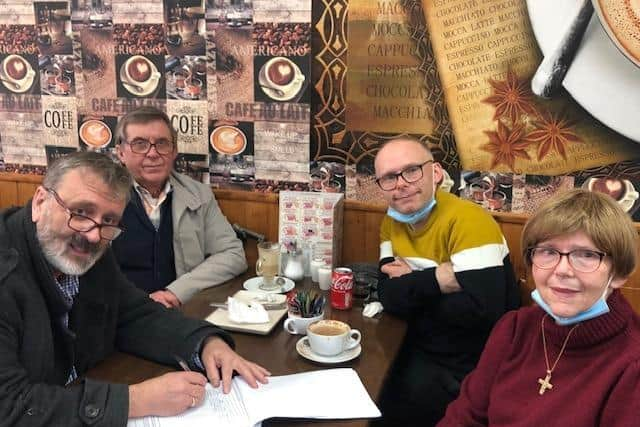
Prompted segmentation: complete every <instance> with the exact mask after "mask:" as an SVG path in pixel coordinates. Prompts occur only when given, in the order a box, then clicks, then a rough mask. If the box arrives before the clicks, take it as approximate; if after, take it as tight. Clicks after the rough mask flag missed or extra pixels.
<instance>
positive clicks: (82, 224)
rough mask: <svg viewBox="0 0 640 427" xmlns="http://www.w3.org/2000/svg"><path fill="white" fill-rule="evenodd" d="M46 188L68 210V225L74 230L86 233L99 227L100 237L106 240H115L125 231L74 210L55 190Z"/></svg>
mask: <svg viewBox="0 0 640 427" xmlns="http://www.w3.org/2000/svg"><path fill="white" fill-rule="evenodd" d="M44 189H45V190H47V191H48V192H49V193H50V194H51V195H53V198H54V199H56V202H58V204H59V205H60V207H62V208H63V209H64V210H65V211H67V213H68V214H69V222H67V225H68V226H69V228H70V229H72V230H73V231H79V232H81V233H86V232H88V231H91V230H93V229H94V228H96V227H98V229H99V230H100V237H101V238H102V239H104V240H113V239H115V238H116V237H118V236H119V235H120V234H121V233H122V232H123V231H124V229H123V228H122V227H121V226H119V225H110V224H98V223H97V222H95V221H94V220H92V219H91V218H89V217H88V216H84V215H81V214H79V213H75V212H73V211H72V210H71V209H69V208H68V207H67V205H66V204H65V203H64V202H63V201H62V199H61V198H60V196H59V195H58V193H56V191H55V190H53V189H51V188H47V187H44Z"/></svg>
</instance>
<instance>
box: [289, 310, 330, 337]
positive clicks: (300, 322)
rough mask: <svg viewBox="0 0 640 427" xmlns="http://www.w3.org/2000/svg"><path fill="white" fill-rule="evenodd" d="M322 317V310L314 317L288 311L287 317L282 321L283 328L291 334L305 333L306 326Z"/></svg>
mask: <svg viewBox="0 0 640 427" xmlns="http://www.w3.org/2000/svg"><path fill="white" fill-rule="evenodd" d="M322 319H324V312H323V313H320V314H318V315H317V316H314V317H300V316H297V315H295V314H291V313H289V318H288V319H285V321H284V325H283V327H284V330H285V331H287V332H289V333H290V334H293V335H305V334H306V333H307V327H308V326H309V325H310V324H312V323H313V322H317V321H318V320H322Z"/></svg>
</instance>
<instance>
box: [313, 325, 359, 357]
mask: <svg viewBox="0 0 640 427" xmlns="http://www.w3.org/2000/svg"><path fill="white" fill-rule="evenodd" d="M303 339H306V340H308V342H309V346H310V347H311V350H312V351H313V352H314V353H316V354H318V355H320V356H337V355H338V354H340V353H342V352H344V351H345V350H351V349H352V348H355V347H357V346H358V345H359V344H360V339H361V334H360V331H359V330H357V329H351V327H350V326H349V325H347V324H346V323H344V322H341V321H339V320H329V319H324V320H318V321H316V322H314V323H311V324H310V325H309V326H307V336H306V337H305V338H303Z"/></svg>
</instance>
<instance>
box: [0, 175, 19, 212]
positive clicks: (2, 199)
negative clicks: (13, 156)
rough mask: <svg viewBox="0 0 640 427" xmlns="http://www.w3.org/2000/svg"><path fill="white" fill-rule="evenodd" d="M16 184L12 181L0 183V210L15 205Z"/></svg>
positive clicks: (16, 201)
mask: <svg viewBox="0 0 640 427" xmlns="http://www.w3.org/2000/svg"><path fill="white" fill-rule="evenodd" d="M17 203H18V183H17V182H14V181H0V209H2V208H7V207H9V206H13V205H17Z"/></svg>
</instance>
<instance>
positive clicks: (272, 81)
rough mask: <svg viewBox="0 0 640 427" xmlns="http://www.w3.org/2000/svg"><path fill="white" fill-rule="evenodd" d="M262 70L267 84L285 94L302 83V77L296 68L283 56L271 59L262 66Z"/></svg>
mask: <svg viewBox="0 0 640 427" xmlns="http://www.w3.org/2000/svg"><path fill="white" fill-rule="evenodd" d="M264 70H265V71H264V78H265V80H266V82H267V84H268V85H269V86H270V87H272V88H275V89H279V90H281V91H282V92H283V93H285V94H286V93H287V92H288V91H290V90H291V89H292V88H294V87H297V86H298V85H299V84H300V83H302V82H303V81H304V75H303V74H302V73H301V72H300V69H299V68H298V66H297V65H296V64H295V63H294V62H293V61H291V60H290V59H289V58H286V57H284V56H276V57H275V58H271V59H270V60H269V61H267V62H266V64H265V65H264Z"/></svg>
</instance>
